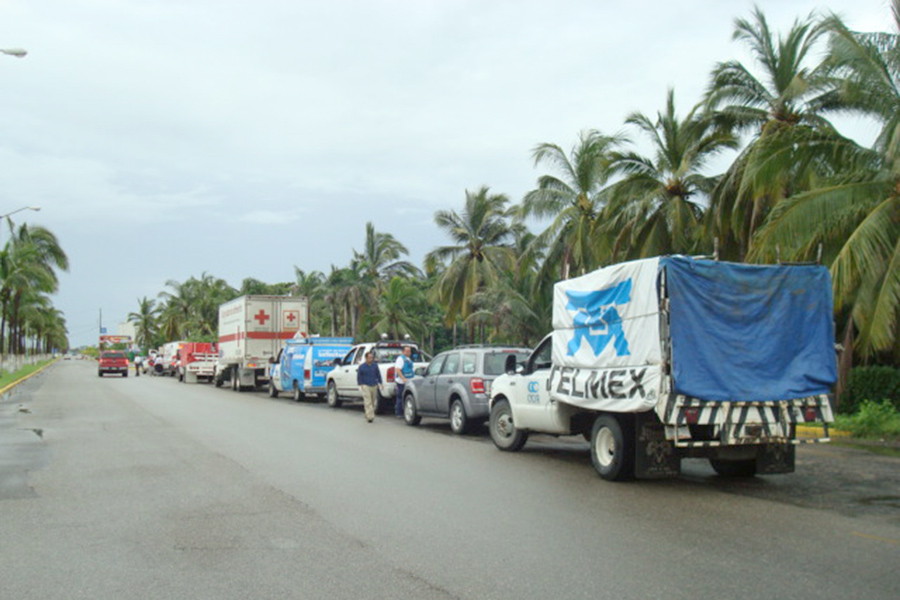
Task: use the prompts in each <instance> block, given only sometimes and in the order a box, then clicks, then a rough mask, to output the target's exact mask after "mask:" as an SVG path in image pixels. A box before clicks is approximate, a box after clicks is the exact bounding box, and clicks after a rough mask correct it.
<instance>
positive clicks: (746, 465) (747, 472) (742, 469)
mask: <svg viewBox="0 0 900 600" xmlns="http://www.w3.org/2000/svg"><path fill="white" fill-rule="evenodd" d="M709 464H710V466H712V468H713V470H714V471H715V472H716V473H718V474H719V475H721V476H722V477H754V476H756V459H750V460H720V459H718V458H711V459H709Z"/></svg>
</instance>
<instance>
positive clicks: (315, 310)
mask: <svg viewBox="0 0 900 600" xmlns="http://www.w3.org/2000/svg"><path fill="white" fill-rule="evenodd" d="M294 279H295V283H294V285H293V286H292V289H291V294H292V295H294V296H303V297H305V298H306V300H307V302H309V327H310V331H314V332H320V331H323V330H324V329H325V326H326V324H327V323H328V308H327V306H326V305H325V302H324V301H323V299H324V297H325V275H323V274H322V272H321V271H310V272H309V273H307V272H306V271H304V270H303V269H301V268H299V267H298V266H297V265H294Z"/></svg>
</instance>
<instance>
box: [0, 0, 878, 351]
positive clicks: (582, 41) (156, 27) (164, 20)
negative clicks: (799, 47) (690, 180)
mask: <svg viewBox="0 0 900 600" xmlns="http://www.w3.org/2000/svg"><path fill="white" fill-rule="evenodd" d="M757 4H758V5H759V6H760V7H761V8H762V9H763V10H764V12H765V14H766V15H767V17H768V19H769V22H770V25H771V26H772V28H773V29H775V30H778V31H786V29H787V28H788V27H789V25H790V24H791V23H792V22H793V20H794V19H796V18H797V17H802V16H806V15H808V14H809V13H810V12H811V11H813V10H816V9H819V10H826V11H829V10H830V11H834V12H837V13H838V14H840V15H841V16H843V17H844V18H845V20H846V21H847V22H848V23H849V25H850V26H851V27H852V28H855V29H857V30H883V31H884V30H889V23H890V12H889V6H888V2H887V0H831V1H830V2H816V1H805V0H760V1H759V2H758V3H757ZM751 7H752V3H751V2H745V1H741V0H733V1H732V0H677V1H672V0H665V1H657V0H644V1H642V2H624V1H614V0H584V1H580V0H554V1H552V2H550V1H543V2H530V1H522V0H516V1H492V0H479V1H463V0H392V1H389V0H368V1H362V0H357V1H351V0H333V1H330V2H321V1H320V2H307V1H305V0H289V1H288V0H285V1H276V0H254V1H252V2H251V1H250V0H245V1H235V0H170V1H159V0H156V1H154V0H0V48H14V47H21V48H25V49H27V50H28V56H27V57H25V58H23V59H18V58H15V57H12V56H0V89H2V99H0V106H2V109H0V214H5V213H8V212H10V211H13V210H16V209H17V208H20V207H22V206H26V205H34V206H40V207H41V211H40V212H39V213H34V212H28V211H26V212H21V213H19V214H17V215H15V216H14V217H13V220H14V222H15V223H16V224H18V223H21V222H22V220H23V219H24V220H27V222H29V223H33V224H39V225H43V226H45V227H48V228H50V229H51V230H52V231H53V232H55V233H56V234H57V235H58V237H59V239H60V242H61V243H62V245H63V248H64V250H65V251H66V252H67V253H68V256H69V259H70V262H71V268H70V270H69V273H65V274H62V275H61V277H60V290H59V293H58V294H57V295H56V296H54V299H53V301H54V304H55V306H57V307H58V308H60V309H61V310H63V311H64V312H65V316H66V319H67V323H68V328H69V338H70V342H71V343H72V344H73V345H74V346H79V345H82V344H93V343H96V339H97V333H98V318H99V314H100V311H101V309H102V313H103V322H104V323H103V324H104V325H105V326H107V327H109V328H110V329H111V332H114V331H115V326H116V323H117V322H119V321H124V320H125V318H126V317H127V314H128V313H129V312H130V311H134V310H136V309H137V302H138V299H139V298H141V297H144V296H148V297H151V298H155V297H156V296H157V294H158V293H159V292H160V291H162V290H164V289H165V282H166V281H167V280H170V279H174V280H177V281H184V280H186V279H188V278H189V277H191V276H200V275H201V274H202V273H203V272H207V273H210V274H212V275H214V276H216V277H221V278H224V279H226V280H227V281H228V282H229V283H230V284H232V285H234V286H239V285H240V282H241V280H242V279H243V278H245V277H255V278H257V279H261V280H263V281H266V282H268V283H274V282H278V281H290V280H292V279H293V273H294V270H293V268H294V265H297V266H298V267H300V268H302V269H304V270H307V271H309V270H320V271H323V272H325V273H327V272H329V271H330V269H331V265H335V266H338V267H344V266H347V264H348V263H349V261H350V259H351V257H352V251H353V249H354V248H356V249H361V248H362V243H363V239H364V236H365V223H366V222H367V221H372V222H373V223H374V224H375V227H376V229H377V230H378V231H387V232H390V233H393V234H394V235H395V236H396V237H397V239H399V240H400V241H401V242H402V243H403V244H405V245H406V246H407V247H408V248H409V250H410V253H411V257H412V260H414V261H415V262H416V263H417V264H421V260H422V257H423V256H424V254H425V253H426V252H428V251H429V250H431V249H432V248H433V247H435V246H436V245H439V244H443V243H446V242H447V240H445V239H443V238H442V236H441V234H440V232H439V231H438V229H437V228H436V227H435V226H434V223H433V215H434V212H435V211H436V210H439V209H460V208H461V207H462V203H463V200H464V197H465V190H467V189H468V190H476V189H478V188H479V187H480V186H482V185H488V186H490V188H491V190H492V191H493V192H497V193H504V194H507V195H508V196H509V197H510V198H511V199H512V200H513V201H514V202H518V201H519V200H520V199H521V198H522V196H523V194H524V193H525V192H527V191H528V190H529V189H532V188H533V187H534V185H535V181H536V179H537V177H538V175H540V174H541V171H540V170H538V169H535V167H534V166H533V163H532V160H531V149H532V148H533V147H534V146H535V144H538V143H541V142H553V143H557V144H560V145H561V146H563V147H564V148H570V147H571V146H572V144H573V143H574V142H575V139H576V137H577V135H578V132H579V131H581V130H583V129H590V128H594V129H599V130H601V131H603V132H608V133H613V132H616V131H619V130H621V128H622V122H623V120H624V118H625V117H626V115H627V114H629V113H630V112H633V111H642V112H645V113H647V114H655V113H656V111H657V110H660V109H661V108H662V107H663V105H664V101H665V94H666V90H667V88H669V87H674V88H675V95H676V103H677V106H678V108H679V112H680V114H684V113H685V112H686V111H687V110H688V109H689V108H690V106H691V105H693V104H694V103H695V102H696V101H697V100H699V98H700V95H701V94H702V91H703V89H704V88H705V86H706V84H707V81H708V74H709V72H710V70H711V68H712V67H713V65H714V64H715V63H716V62H718V61H724V60H729V59H733V58H737V59H739V60H742V61H745V64H749V63H750V62H751V61H750V59H749V57H748V56H747V54H746V52H745V51H744V48H743V47H742V46H741V45H740V44H739V43H736V42H732V41H731V33H732V30H733V21H734V19H735V18H736V17H747V16H749V14H750V10H751ZM854 126H858V127H860V132H859V135H862V136H865V135H867V134H870V133H871V132H870V131H866V126H865V124H861V125H854ZM723 161H724V163H727V162H728V160H727V157H723ZM6 236H8V229H7V228H6V227H5V226H4V227H3V228H2V229H0V243H2V242H4V241H5V238H6Z"/></svg>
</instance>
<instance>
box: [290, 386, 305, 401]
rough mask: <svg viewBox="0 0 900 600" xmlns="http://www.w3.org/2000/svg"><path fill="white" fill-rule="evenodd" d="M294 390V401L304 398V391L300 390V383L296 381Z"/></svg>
mask: <svg viewBox="0 0 900 600" xmlns="http://www.w3.org/2000/svg"><path fill="white" fill-rule="evenodd" d="M292 391H293V395H292V396H291V397H292V398H293V399H294V402H300V401H301V400H303V392H301V391H300V384H298V383H297V382H296V381H295V382H294V387H293V390H292Z"/></svg>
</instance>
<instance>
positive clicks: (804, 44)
mask: <svg viewBox="0 0 900 600" xmlns="http://www.w3.org/2000/svg"><path fill="white" fill-rule="evenodd" d="M823 33H824V28H823V26H822V24H821V23H820V22H817V21H816V20H815V19H814V17H813V15H810V16H809V17H807V18H806V19H804V20H796V21H795V22H794V24H793V26H792V27H791V28H790V29H789V30H788V33H787V35H785V36H783V37H781V36H779V37H778V38H777V39H776V37H775V35H774V34H773V32H772V31H771V29H770V28H769V24H768V22H767V21H766V17H765V15H764V14H763V12H762V11H761V10H760V9H759V8H758V7H757V8H754V10H753V14H752V18H751V19H737V20H736V21H735V27H734V33H733V34H732V38H733V39H735V40H738V41H742V42H745V43H746V44H747V46H748V47H749V49H750V51H751V53H752V54H753V56H754V58H755V59H756V63H757V66H758V67H759V68H760V73H761V76H760V77H757V76H756V75H754V74H753V73H752V72H751V70H750V69H749V68H747V67H746V66H745V65H743V64H742V63H740V62H738V61H727V62H722V63H719V64H718V65H716V67H715V68H714V70H713V72H712V78H711V82H710V85H709V89H708V91H707V94H706V105H707V107H708V108H709V109H710V110H713V111H715V115H716V119H717V120H718V121H719V123H721V124H723V125H724V126H728V127H733V128H734V129H735V130H736V131H738V132H750V133H752V135H753V138H752V139H751V141H750V143H749V144H748V145H747V147H746V148H745V149H744V150H743V151H742V152H741V154H740V155H739V156H738V157H737V159H736V160H735V161H734V162H733V163H732V165H731V167H730V168H729V170H728V172H727V173H726V174H725V175H724V176H723V177H722V179H721V182H720V184H719V185H718V186H717V188H716V189H715V190H714V192H713V194H712V198H711V208H710V211H709V213H708V217H709V220H708V229H710V230H711V232H712V233H713V234H714V235H716V236H717V237H718V239H719V244H720V248H721V249H722V251H723V253H724V254H725V255H726V256H728V257H729V258H734V259H737V260H743V259H744V258H745V256H746V254H747V252H748V249H749V246H750V244H751V242H752V236H753V233H754V232H755V231H756V230H757V229H758V228H759V227H760V226H761V225H762V224H763V222H764V221H765V218H766V215H767V214H768V211H769V210H771V208H772V207H773V206H774V205H775V204H776V203H777V202H778V201H779V200H780V199H781V198H784V197H787V196H789V195H791V194H792V193H794V192H796V191H801V190H802V189H805V188H806V187H807V186H808V185H809V181H808V177H807V175H806V173H808V171H807V169H806V168H805V167H806V165H804V164H797V163H789V162H783V163H780V164H778V165H775V166H777V169H774V170H773V168H772V167H773V165H771V164H769V165H767V166H768V169H767V171H766V173H765V175H763V174H761V173H759V172H758V171H759V169H760V168H761V167H762V166H763V165H764V164H765V160H764V158H763V156H764V155H766V154H768V153H769V149H770V148H771V147H773V146H790V145H792V144H793V139H792V138H793V136H794V135H797V134H798V132H799V131H800V130H803V133H805V131H806V130H808V129H809V128H813V129H828V130H830V129H831V125H830V124H829V123H828V121H827V120H825V119H824V118H823V117H822V116H821V114H820V110H821V108H822V102H821V98H822V96H823V95H825V94H827V91H828V85H829V82H828V79H827V78H826V77H824V73H823V71H822V69H821V66H820V65H815V66H809V64H808V63H809V60H810V55H811V53H812V52H813V50H814V49H815V48H816V46H817V43H818V41H819V40H820V38H821V37H822V34H823Z"/></svg>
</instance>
